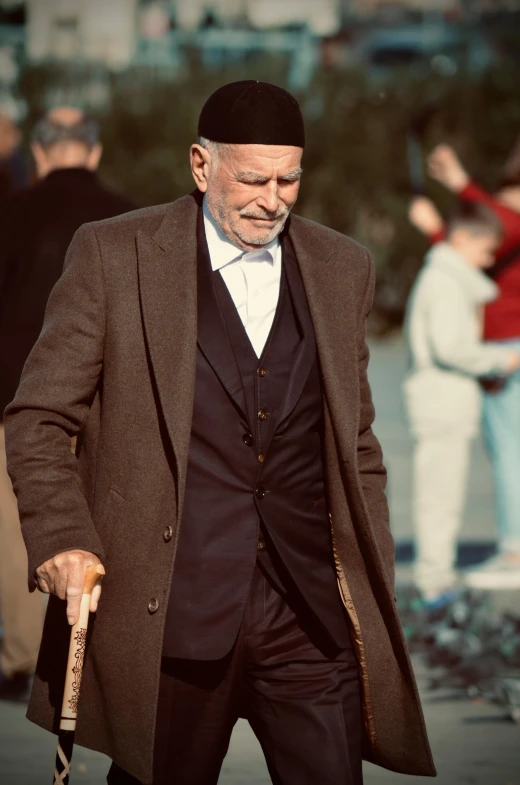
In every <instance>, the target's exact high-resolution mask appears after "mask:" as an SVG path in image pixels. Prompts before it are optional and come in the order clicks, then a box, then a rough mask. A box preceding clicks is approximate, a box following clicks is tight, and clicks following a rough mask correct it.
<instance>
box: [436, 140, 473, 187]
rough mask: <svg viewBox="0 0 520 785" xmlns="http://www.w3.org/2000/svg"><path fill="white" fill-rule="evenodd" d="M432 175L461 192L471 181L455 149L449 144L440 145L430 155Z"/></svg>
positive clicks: (443, 183)
mask: <svg viewBox="0 0 520 785" xmlns="http://www.w3.org/2000/svg"><path fill="white" fill-rule="evenodd" d="M428 171H429V173H430V176H431V177H433V178H434V179H435V180H438V181H439V182H440V183H442V185H444V186H446V188H448V189H449V190H450V191H454V192H455V193H459V192H460V191H462V190H463V189H464V188H465V187H466V186H467V185H468V183H469V175H468V174H467V172H466V170H465V169H464V167H463V166H462V164H461V162H460V161H459V159H458V157H457V154H456V152H455V150H454V149H453V148H452V147H450V146H449V145H447V144H440V145H438V146H437V147H436V148H435V149H434V150H433V151H432V152H431V153H430V155H429V157H428Z"/></svg>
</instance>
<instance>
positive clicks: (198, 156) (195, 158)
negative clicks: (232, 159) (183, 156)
mask: <svg viewBox="0 0 520 785" xmlns="http://www.w3.org/2000/svg"><path fill="white" fill-rule="evenodd" d="M190 165H191V173H192V175H193V179H194V180H195V184H196V186H197V188H198V189H199V191H201V192H202V193H203V194H205V193H206V191H207V190H208V181H209V174H210V171H211V155H210V153H209V152H208V151H207V150H206V148H205V147H202V146H201V145H200V144H192V146H191V147H190Z"/></svg>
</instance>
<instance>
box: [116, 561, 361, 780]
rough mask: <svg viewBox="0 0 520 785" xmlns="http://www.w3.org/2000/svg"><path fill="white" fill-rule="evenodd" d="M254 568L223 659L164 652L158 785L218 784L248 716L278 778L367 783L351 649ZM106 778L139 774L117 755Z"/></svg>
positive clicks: (157, 748) (156, 765)
mask: <svg viewBox="0 0 520 785" xmlns="http://www.w3.org/2000/svg"><path fill="white" fill-rule="evenodd" d="M296 614H298V617H299V618H300V621H301V619H302V615H301V612H300V611H299V609H298V608H295V606H294V604H293V603H292V602H291V601H290V600H288V599H287V598H284V596H282V594H281V593H280V592H279V590H278V589H277V588H276V587H275V585H274V584H273V583H272V582H271V580H270V579H269V578H268V577H266V575H265V573H264V572H263V571H262V569H261V568H260V567H258V566H257V567H256V569H255V573H254V577H253V583H252V587H251V591H250V594H249V600H248V603H247V607H246V610H245V614H244V620H243V623H242V627H241V630H240V633H239V635H238V638H237V641H236V643H235V645H234V647H233V649H232V651H231V652H230V653H229V654H228V655H227V656H226V657H224V658H223V659H221V660H213V661H193V660H177V659H170V658H165V659H164V660H163V667H162V672H161V683H160V692H159V704H158V714H157V730H156V737H155V760H154V781H153V782H154V785H215V784H216V783H217V782H218V778H219V774H220V769H221V766H222V761H223V760H224V757H225V755H226V752H227V749H228V745H229V740H230V737H231V732H232V730H233V726H234V725H235V723H236V721H237V719H238V718H239V717H245V718H246V719H247V720H248V721H249V723H250V725H251V727H252V729H253V731H254V733H255V734H256V736H257V738H258V740H259V742H260V744H261V746H262V750H263V752H264V755H265V759H266V762H267V766H268V768H269V773H270V775H271V779H272V782H273V783H274V785H362V782H363V777H362V770H361V733H362V711H361V700H360V687H359V674H358V666H357V662H356V658H355V656H354V653H353V650H352V648H348V649H337V648H335V647H334V649H331V644H330V643H327V642H326V641H324V640H323V641H322V640H319V638H320V633H319V630H317V629H314V628H313V627H312V626H311V627H309V626H307V625H306V624H305V625H304V626H305V627H306V629H305V630H304V629H302V626H301V624H300V623H299V622H298V621H297V616H296ZM107 781H108V783H109V785H131V783H134V785H135V784H136V783H137V781H136V780H135V779H134V778H132V777H130V776H129V775H128V774H126V773H125V772H124V771H123V770H122V769H120V768H119V767H118V766H116V765H115V764H113V765H112V768H111V769H110V772H109V775H108V780H107Z"/></svg>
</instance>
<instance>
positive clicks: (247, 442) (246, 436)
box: [242, 433, 253, 447]
mask: <svg viewBox="0 0 520 785" xmlns="http://www.w3.org/2000/svg"><path fill="white" fill-rule="evenodd" d="M242 441H243V442H244V444H245V445H247V447H252V446H253V436H252V434H250V433H244V434H243V436H242Z"/></svg>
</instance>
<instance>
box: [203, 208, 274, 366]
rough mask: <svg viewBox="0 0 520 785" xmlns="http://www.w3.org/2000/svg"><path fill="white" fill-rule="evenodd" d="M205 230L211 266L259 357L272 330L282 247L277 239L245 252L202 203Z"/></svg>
mask: <svg viewBox="0 0 520 785" xmlns="http://www.w3.org/2000/svg"><path fill="white" fill-rule="evenodd" d="M203 211H204V229H205V231H206V240H207V242H208V249H209V256H210V259H211V267H212V269H213V270H214V271H216V270H219V271H220V275H221V276H222V278H223V279H224V282H225V284H226V286H227V288H228V291H229V293H230V295H231V297H232V299H233V302H234V303H235V306H236V309H237V311H238V315H239V316H240V318H241V320H242V324H243V325H244V327H245V330H246V332H247V335H248V337H249V340H250V341H251V345H252V346H253V349H254V350H255V353H256V356H257V357H260V355H261V354H262V351H263V348H264V346H265V343H266V341H267V338H268V336H269V332H270V330H271V327H272V324H273V319H274V314H275V311H276V306H277V305H278V296H279V293H280V278H281V274H282V248H281V246H280V241H279V239H278V237H276V238H275V239H274V240H273V241H272V242H271V243H269V245H266V246H264V247H263V248H258V250H255V251H244V250H243V249H242V248H238V247H237V246H236V245H233V243H232V242H231V241H230V240H228V238H227V237H226V236H225V235H224V234H223V232H222V231H221V229H220V228H219V226H218V225H217V224H216V222H215V220H214V218H213V216H212V215H211V213H210V212H209V210H208V208H207V205H206V201H205V200H204V202H203Z"/></svg>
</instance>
